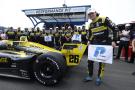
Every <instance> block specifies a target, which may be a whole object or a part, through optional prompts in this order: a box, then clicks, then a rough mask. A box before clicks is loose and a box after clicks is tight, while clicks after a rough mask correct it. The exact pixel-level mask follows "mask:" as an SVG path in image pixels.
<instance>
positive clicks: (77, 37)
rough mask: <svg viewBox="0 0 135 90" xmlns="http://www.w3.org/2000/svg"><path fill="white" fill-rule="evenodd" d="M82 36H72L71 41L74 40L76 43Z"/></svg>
mask: <svg viewBox="0 0 135 90" xmlns="http://www.w3.org/2000/svg"><path fill="white" fill-rule="evenodd" d="M81 37H82V36H81V35H80V34H74V35H73V37H72V41H74V40H76V41H80V42H81V41H82V38H81Z"/></svg>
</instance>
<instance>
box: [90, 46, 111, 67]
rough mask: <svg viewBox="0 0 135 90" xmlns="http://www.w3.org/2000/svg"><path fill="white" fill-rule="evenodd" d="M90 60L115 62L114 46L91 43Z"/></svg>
mask: <svg viewBox="0 0 135 90" xmlns="http://www.w3.org/2000/svg"><path fill="white" fill-rule="evenodd" d="M88 60H91V61H97V62H103V63H108V64H112V63H113V47H112V46H109V45H89V46H88Z"/></svg>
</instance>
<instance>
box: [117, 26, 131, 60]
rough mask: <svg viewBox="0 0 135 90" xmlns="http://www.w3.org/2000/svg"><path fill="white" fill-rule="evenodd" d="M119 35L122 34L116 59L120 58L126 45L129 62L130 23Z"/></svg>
mask: <svg viewBox="0 0 135 90" xmlns="http://www.w3.org/2000/svg"><path fill="white" fill-rule="evenodd" d="M119 36H120V43H119V48H118V54H117V56H116V59H120V55H121V51H122V49H123V47H124V49H125V61H126V62H128V47H129V41H130V24H126V25H125V29H124V30H121V31H119Z"/></svg>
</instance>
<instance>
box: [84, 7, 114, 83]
mask: <svg viewBox="0 0 135 90" xmlns="http://www.w3.org/2000/svg"><path fill="white" fill-rule="evenodd" d="M87 13H88V16H89V18H90V19H91V20H92V22H91V23H90V27H89V41H88V44H92V45H111V44H112V46H115V42H114V41H115V40H116V30H115V24H114V23H112V21H111V20H110V19H109V18H108V17H100V16H99V14H98V13H97V12H96V11H95V10H94V9H88V12H87ZM111 30H112V32H113V40H112V39H111V37H109V32H110V31H111ZM93 64H94V61H91V60H88V71H89V76H88V77H86V78H85V81H86V82H87V81H92V76H93V66H94V65H93ZM104 66H105V64H104V63H101V62H99V68H98V77H97V79H96V85H100V84H101V82H102V81H101V80H102V78H103V74H104Z"/></svg>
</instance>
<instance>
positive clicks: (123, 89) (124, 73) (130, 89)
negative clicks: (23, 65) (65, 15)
mask: <svg viewBox="0 0 135 90" xmlns="http://www.w3.org/2000/svg"><path fill="white" fill-rule="evenodd" d="M96 65H97V64H95V66H96ZM133 71H135V64H129V63H126V62H123V61H122V60H118V61H116V60H115V61H114V63H113V64H112V65H109V64H107V65H106V68H105V76H104V80H103V83H102V85H101V86H96V85H95V78H96V74H95V75H94V76H95V77H94V80H93V81H92V82H87V83H84V82H83V78H84V77H85V76H86V75H87V56H84V57H83V59H82V61H81V64H80V65H79V66H77V67H72V68H69V69H68V71H67V73H66V75H65V77H64V78H63V80H62V81H61V82H60V83H59V84H57V85H55V86H51V87H46V86H43V85H42V84H39V83H38V82H36V81H30V80H22V79H15V78H5V77H0V90H135V76H133V75H131V73H132V72H133Z"/></svg>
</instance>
